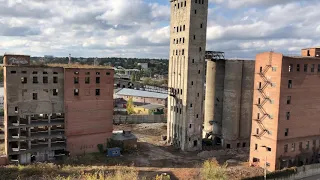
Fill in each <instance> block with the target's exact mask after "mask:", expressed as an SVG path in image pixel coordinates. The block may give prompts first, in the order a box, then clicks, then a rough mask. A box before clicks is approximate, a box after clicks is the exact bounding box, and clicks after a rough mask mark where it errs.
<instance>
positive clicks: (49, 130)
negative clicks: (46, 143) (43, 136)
mask: <svg viewBox="0 0 320 180" xmlns="http://www.w3.org/2000/svg"><path fill="white" fill-rule="evenodd" d="M48 133H49V136H50V135H51V127H48Z"/></svg>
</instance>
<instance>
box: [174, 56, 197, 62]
mask: <svg viewBox="0 0 320 180" xmlns="http://www.w3.org/2000/svg"><path fill="white" fill-rule="evenodd" d="M171 59H172V60H173V57H171ZM192 63H194V59H192Z"/></svg>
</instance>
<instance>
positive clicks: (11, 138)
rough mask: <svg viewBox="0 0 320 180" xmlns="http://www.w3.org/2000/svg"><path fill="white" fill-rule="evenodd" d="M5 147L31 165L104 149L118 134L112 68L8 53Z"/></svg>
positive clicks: (12, 157) (18, 160)
mask: <svg viewBox="0 0 320 180" xmlns="http://www.w3.org/2000/svg"><path fill="white" fill-rule="evenodd" d="M4 64H5V65H4V124H5V128H4V129H5V151H6V154H7V156H8V159H9V162H15V163H20V164H27V163H30V162H33V161H46V160H52V159H54V158H55V157H58V156H62V155H64V154H65V152H66V151H67V152H69V153H70V155H77V154H83V153H87V152H95V151H98V148H97V145H98V144H106V141H107V138H109V137H111V135H112V116H113V84H114V82H113V75H114V71H113V70H112V69H106V68H101V67H100V68H99V67H91V66H80V65H65V66H62V65H61V66H60V65H42V66H34V65H30V56H22V55H8V54H6V55H5V56H4Z"/></svg>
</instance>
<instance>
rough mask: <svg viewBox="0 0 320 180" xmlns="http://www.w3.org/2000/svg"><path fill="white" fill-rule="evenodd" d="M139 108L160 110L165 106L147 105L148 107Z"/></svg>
mask: <svg viewBox="0 0 320 180" xmlns="http://www.w3.org/2000/svg"><path fill="white" fill-rule="evenodd" d="M137 108H144V109H158V108H164V105H161V104H146V105H143V106H137Z"/></svg>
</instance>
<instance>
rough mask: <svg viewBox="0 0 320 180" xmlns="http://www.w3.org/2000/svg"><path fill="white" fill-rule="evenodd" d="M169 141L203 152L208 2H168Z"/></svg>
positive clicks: (178, 0)
mask: <svg viewBox="0 0 320 180" xmlns="http://www.w3.org/2000/svg"><path fill="white" fill-rule="evenodd" d="M170 6H171V24H170V33H171V35H170V36H171V38H170V53H169V56H170V57H169V75H168V78H169V82H168V86H169V88H170V96H169V98H168V122H167V123H168V128H167V129H168V142H169V143H170V144H173V145H174V146H175V147H177V148H180V149H181V150H184V151H195V150H201V149H202V143H201V142H202V125H203V100H204V97H203V94H204V93H203V92H204V65H205V50H206V32H207V16H208V0H170Z"/></svg>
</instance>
